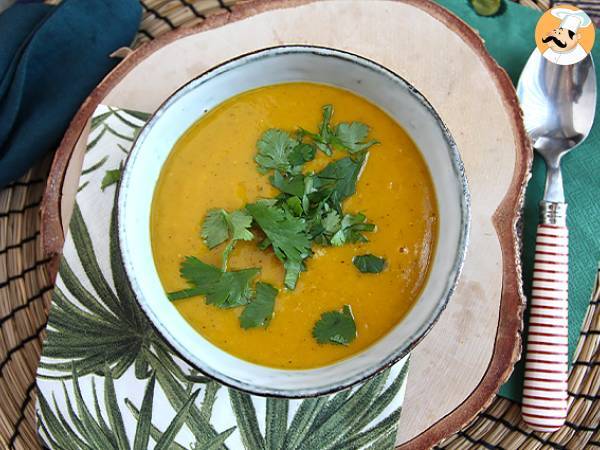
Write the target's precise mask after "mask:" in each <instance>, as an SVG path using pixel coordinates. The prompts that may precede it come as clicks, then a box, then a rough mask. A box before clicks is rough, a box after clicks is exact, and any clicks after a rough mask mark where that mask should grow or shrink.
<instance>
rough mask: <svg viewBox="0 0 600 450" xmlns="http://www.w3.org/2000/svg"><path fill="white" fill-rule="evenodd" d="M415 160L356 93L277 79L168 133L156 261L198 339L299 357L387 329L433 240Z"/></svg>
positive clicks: (343, 347) (431, 195)
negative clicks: (178, 132) (176, 136)
mask: <svg viewBox="0 0 600 450" xmlns="http://www.w3.org/2000/svg"><path fill="white" fill-rule="evenodd" d="M437 217H438V214H437V204H436V197H435V192H434V188H433V183H432V180H431V177H430V174H429V171H428V169H427V167H426V164H425V162H424V160H423V158H422V156H421V154H420V152H419V150H418V149H417V147H416V146H415V144H414V142H413V141H412V140H411V139H410V137H409V136H408V135H407V134H406V132H405V131H404V130H403V129H402V128H401V127H400V126H399V125H398V124H397V123H396V122H395V121H394V120H393V119H392V118H391V117H389V116H388V115H387V114H386V113H384V112H383V111H382V110H381V109H379V108H378V107H377V106H375V105H373V104H371V103H369V102H368V101H367V100H365V99H364V98H362V97H359V96H357V95H355V94H353V93H351V92H348V91H345V90H342V89H338V88H334V87H331V86H326V85H320V84H312V83H288V84H280V85H274V86H269V87H264V88H260V89H256V90H252V91H249V92H245V93H242V94H240V95H238V96H236V97H234V98H232V99H229V100H227V101H225V102H224V103H222V104H221V105H219V106H218V107H216V108H214V109H213V110H212V111H210V112H209V113H207V114H206V115H205V116H203V117H202V118H201V119H200V120H198V121H197V122H196V123H195V124H194V125H192V126H191V127H190V128H189V129H188V130H187V132H186V133H185V134H184V136H183V137H182V138H181V139H180V140H179V141H178V142H177V143H176V145H175V146H174V148H173V150H172V152H171V154H170V155H169V157H168V159H167V161H166V162H165V165H164V167H163V169H162V172H161V175H160V178H159V181H158V184H157V187H156V190H155V193H154V199H153V206H152V213H151V239H152V248H153V254H154V260H155V264H156V267H157V270H158V273H159V276H160V278H161V281H162V284H163V286H164V288H165V290H166V291H167V292H168V293H169V297H170V299H171V301H173V302H174V304H175V306H176V307H177V309H178V310H179V312H180V313H181V314H182V315H183V317H185V319H186V320H187V321H188V322H189V323H190V324H191V325H192V326H193V327H194V329H196V330H197V331H198V332H199V333H200V334H201V335H203V336H204V337H205V338H206V339H208V340H209V341H211V342H212V343H213V344H215V345H216V346H218V347H220V348H221V349H223V350H225V351H227V352H229V353H231V354H232V355H235V356H237V357H239V358H242V359H245V360H247V361H251V362H254V363H257V364H261V365H265V366H271V367H277V368H287V369H309V368H314V367H318V366H323V365H326V364H329V363H332V362H335V361H338V360H340V359H343V358H346V357H348V356H351V355H353V354H355V353H357V352H359V351H361V350H363V349H364V348H366V347H368V346H369V345H371V344H373V343H374V342H375V341H377V340H378V339H380V338H381V337H382V336H384V335H385V334H386V333H388V332H389V331H390V330H391V329H392V328H393V327H394V326H395V325H396V324H398V322H399V321H400V320H401V319H402V318H403V317H404V316H405V315H406V313H407V312H408V310H409V309H410V308H411V307H412V305H413V304H414V302H415V301H416V299H417V298H418V296H419V294H420V292H421V290H422V289H423V287H424V284H425V282H426V280H427V276H428V274H429V270H430V266H431V262H432V261H431V259H432V255H433V251H434V248H435V243H436V239H437V236H438V230H437V227H438V225H437Z"/></svg>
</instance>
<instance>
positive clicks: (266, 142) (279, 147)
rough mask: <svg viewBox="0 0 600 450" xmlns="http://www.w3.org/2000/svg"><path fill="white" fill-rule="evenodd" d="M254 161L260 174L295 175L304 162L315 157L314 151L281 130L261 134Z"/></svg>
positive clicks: (271, 130)
mask: <svg viewBox="0 0 600 450" xmlns="http://www.w3.org/2000/svg"><path fill="white" fill-rule="evenodd" d="M256 147H257V148H258V155H256V158H255V161H256V163H257V164H258V167H259V169H260V171H261V172H263V173H266V172H268V171H270V170H277V171H279V172H283V173H289V174H297V173H300V171H301V170H302V166H303V165H304V163H305V162H307V161H310V160H311V159H313V158H314V157H315V150H314V149H312V148H310V147H311V146H310V145H308V144H303V143H301V142H299V141H298V140H296V139H294V138H292V137H291V136H290V135H289V133H287V132H285V131H283V130H277V129H274V128H272V129H270V130H267V131H265V132H264V133H263V135H262V136H261V138H260V139H259V141H258V143H257V144H256Z"/></svg>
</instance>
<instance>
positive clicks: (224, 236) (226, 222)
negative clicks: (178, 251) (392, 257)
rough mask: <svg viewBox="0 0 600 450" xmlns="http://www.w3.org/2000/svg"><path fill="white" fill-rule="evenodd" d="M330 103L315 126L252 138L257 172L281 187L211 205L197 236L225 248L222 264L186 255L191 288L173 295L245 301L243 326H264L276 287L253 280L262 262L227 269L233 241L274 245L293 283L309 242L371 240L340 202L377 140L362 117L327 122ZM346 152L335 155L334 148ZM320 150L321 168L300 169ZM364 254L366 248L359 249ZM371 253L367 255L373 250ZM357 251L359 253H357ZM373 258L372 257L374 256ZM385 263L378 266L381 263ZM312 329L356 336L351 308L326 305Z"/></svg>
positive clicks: (323, 337)
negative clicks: (264, 195) (268, 194)
mask: <svg viewBox="0 0 600 450" xmlns="http://www.w3.org/2000/svg"><path fill="white" fill-rule="evenodd" d="M332 118H333V107H332V106H331V105H325V106H324V107H323V116H322V120H321V123H320V124H319V127H318V130H317V132H315V133H312V132H310V131H307V130H305V129H299V130H297V131H296V132H295V133H290V132H288V131H285V130H280V129H275V128H272V129H269V130H267V131H265V132H264V133H263V134H262V135H261V137H260V139H259V140H258V141H257V144H256V149H257V154H256V156H255V158H254V160H255V162H256V164H257V169H258V171H259V172H260V173H261V174H264V175H267V176H269V181H270V182H271V184H272V185H273V186H274V187H275V188H276V189H277V190H278V191H279V194H278V195H277V196H276V197H275V198H269V199H258V200H256V201H254V202H253V203H249V204H247V205H245V206H244V207H243V208H240V209H239V210H236V211H226V210H224V209H220V208H219V209H211V210H209V211H208V212H207V214H206V216H205V217H204V220H203V223H202V227H201V232H200V235H201V237H202V239H203V241H204V243H205V245H206V246H207V247H208V248H209V249H214V248H217V247H219V246H221V245H223V244H225V243H226V245H225V246H224V248H223V254H222V264H221V267H220V268H219V267H215V266H212V265H210V264H206V263H204V262H202V261H201V260H199V259H198V258H196V257H193V256H188V257H186V258H185V259H184V260H183V261H182V263H181V267H180V273H181V276H182V277H183V278H184V279H185V280H186V281H187V282H188V284H189V287H188V288H187V289H183V290H180V291H177V292H171V293H169V294H168V296H169V299H170V300H179V299H183V298H188V297H194V296H204V297H205V299H206V303H207V304H210V305H214V306H216V307H219V308H235V307H243V308H244V309H243V311H242V312H241V314H240V316H239V320H240V326H241V327H242V328H244V329H247V328H259V327H263V328H264V327H267V326H268V324H269V322H270V321H271V319H272V317H273V313H274V310H275V299H276V297H277V295H278V292H279V291H278V289H276V288H275V287H273V286H271V285H270V284H268V283H264V282H260V281H259V282H256V283H255V284H254V280H255V278H256V277H257V276H258V274H259V273H260V268H249V269H243V270H231V271H230V270H228V269H227V264H228V259H229V256H230V255H231V253H232V251H233V250H234V248H235V245H236V243H237V242H238V241H251V240H254V239H255V238H256V237H257V236H258V235H262V236H264V237H263V238H262V239H261V240H260V241H259V242H257V245H258V248H259V249H260V250H262V251H269V250H270V249H272V251H273V253H274V254H275V256H276V257H277V258H278V259H279V260H280V261H281V262H282V264H283V267H284V269H285V276H284V280H283V282H284V285H285V287H286V288H287V289H290V290H292V289H295V288H296V285H297V283H298V279H299V277H300V274H301V273H302V272H303V271H305V270H306V261H307V259H309V258H310V257H311V256H312V254H313V246H314V245H321V246H342V245H345V244H348V243H356V242H368V238H367V235H366V233H369V232H373V231H375V229H376V227H375V225H374V224H372V223H369V222H368V219H367V217H366V216H365V215H364V214H362V213H360V212H358V213H356V212H355V213H352V212H347V211H345V210H344V201H345V200H346V199H347V198H349V197H351V196H352V195H353V194H354V193H355V192H356V184H357V182H358V178H359V176H360V173H361V171H362V170H363V168H364V165H365V164H366V161H367V153H368V150H369V149H370V148H371V147H372V146H373V145H375V144H377V143H378V141H377V140H375V139H369V137H368V136H369V132H370V130H369V127H368V126H367V125H366V124H364V123H361V122H357V121H354V122H342V123H338V124H337V125H334V124H332ZM336 150H337V151H342V152H345V153H346V156H343V157H341V158H335V157H334V151H336ZM317 151H321V152H322V153H324V154H325V155H327V156H329V157H331V158H332V160H331V161H330V162H329V163H328V164H327V165H326V166H325V167H324V168H323V169H321V170H320V171H318V172H310V171H305V167H304V166H305V164H306V163H308V162H310V161H312V160H313V159H315V157H316V154H317ZM364 256H365V257H366V256H369V255H364ZM370 256H372V255H370ZM357 258H358V259H357ZM357 258H355V260H354V263H355V265H356V266H357V268H358V269H359V270H361V271H363V269H364V271H370V272H376V271H377V270H378V267H379V265H378V264H379V262H378V261H375V260H373V259H371V258H368V259H365V258H364V257H362V256H361V257H357ZM372 258H376V257H372ZM382 269H383V267H381V268H380V269H379V271H380V270H382ZM313 336H314V337H315V339H316V340H317V342H319V343H332V344H341V345H348V344H349V343H350V342H352V341H353V340H354V338H355V337H356V325H355V323H354V317H353V315H352V311H351V309H350V307H349V306H348V305H344V307H343V309H342V310H341V311H330V312H326V313H324V314H323V315H322V316H321V319H320V320H319V321H318V322H317V323H316V324H315V327H314V329H313Z"/></svg>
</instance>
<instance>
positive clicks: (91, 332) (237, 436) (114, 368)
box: [37, 106, 408, 450]
mask: <svg viewBox="0 0 600 450" xmlns="http://www.w3.org/2000/svg"><path fill="white" fill-rule="evenodd" d="M147 119H148V115H146V114H143V113H137V112H133V111H124V110H119V109H115V108H110V107H107V106H100V107H99V108H98V109H97V110H96V112H95V114H94V116H93V118H92V120H91V133H90V135H89V139H88V145H87V150H86V153H85V156H84V162H83V168H84V169H83V172H82V176H81V179H80V185H79V190H78V192H77V196H76V203H75V206H74V210H73V216H72V219H71V223H70V226H69V233H68V235H67V238H66V241H65V246H64V251H63V259H62V262H61V266H60V271H59V276H58V278H57V281H56V288H55V291H54V296H53V303H52V308H51V311H50V319H49V322H48V328H47V338H46V341H45V343H44V349H43V352H42V359H41V363H40V368H39V370H38V376H37V385H38V392H39V395H38V403H37V414H38V430H39V435H40V438H41V440H42V441H43V442H44V444H45V445H47V446H48V447H49V448H51V449H66V450H79V449H89V450H91V449H93V450H96V449H98V450H110V449H115V450H116V449H119V450H122V449H135V450H143V449H147V448H154V449H177V450H179V449H192V450H200V449H202V450H208V449H247V450H256V449H265V450H275V449H278V450H279V449H281V450H283V449H285V450H293V449H310V450H349V449H363V448H365V449H366V448H369V449H382V450H385V449H392V448H393V447H394V442H395V439H396V432H397V424H398V419H399V417H400V411H401V407H402V401H403V399H404V391H405V384H406V373H407V369H408V361H407V359H406V358H405V359H404V360H402V361H400V362H399V363H397V364H396V365H395V366H393V367H392V368H390V369H388V370H386V371H384V372H382V373H380V374H379V375H377V376H375V377H374V378H372V379H370V380H369V381H367V382H365V383H363V384H360V385H358V386H356V387H354V388H352V389H348V390H345V391H342V392H339V393H337V394H332V395H329V396H323V397H315V398H309V399H305V400H287V399H276V398H266V399H265V398H262V397H255V396H251V395H248V394H246V393H244V392H241V391H238V390H235V389H232V388H227V387H225V386H222V385H220V384H219V383H217V382H216V381H213V380H211V379H209V378H206V377H204V376H203V375H202V374H200V373H199V372H197V371H196V370H194V369H193V368H192V367H191V366H189V365H188V364H187V363H186V362H184V361H183V360H181V359H180V358H179V357H178V356H177V354H175V353H174V352H173V351H172V349H171V348H170V347H169V346H168V345H167V343H166V342H165V341H164V340H163V339H162V338H161V337H160V335H158V334H157V332H156V331H155V330H154V329H153V327H152V326H150V323H149V322H148V320H147V319H146V317H145V315H144V314H143V313H142V311H141V310H140V309H139V307H138V305H137V303H136V301H135V298H134V295H133V292H132V291H131V289H130V288H129V284H128V282H127V280H126V275H125V272H124V269H123V267H122V264H121V257H120V253H119V247H118V245H117V235H116V229H115V222H114V215H115V198H116V186H117V183H118V181H119V176H120V172H121V167H122V164H123V161H124V159H125V157H126V156H127V153H128V151H129V149H130V147H131V145H132V144H133V139H134V137H135V135H136V133H137V132H138V131H139V129H140V127H141V126H142V125H143V124H144V122H145V120H147Z"/></svg>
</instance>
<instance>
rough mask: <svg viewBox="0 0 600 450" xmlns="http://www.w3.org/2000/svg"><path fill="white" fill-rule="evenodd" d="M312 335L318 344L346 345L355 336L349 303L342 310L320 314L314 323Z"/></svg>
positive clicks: (354, 325) (354, 326)
mask: <svg viewBox="0 0 600 450" xmlns="http://www.w3.org/2000/svg"><path fill="white" fill-rule="evenodd" d="M312 334H313V337H314V338H315V339H316V340H317V342H318V343H319V344H338V345H348V344H349V343H351V342H352V341H353V340H354V339H355V338H356V324H355V323H354V316H353V315H352V309H351V308H350V306H349V305H344V307H343V309H342V311H330V312H326V313H323V314H321V318H320V319H319V321H318V322H317V323H316V324H315V326H314V328H313V331H312Z"/></svg>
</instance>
